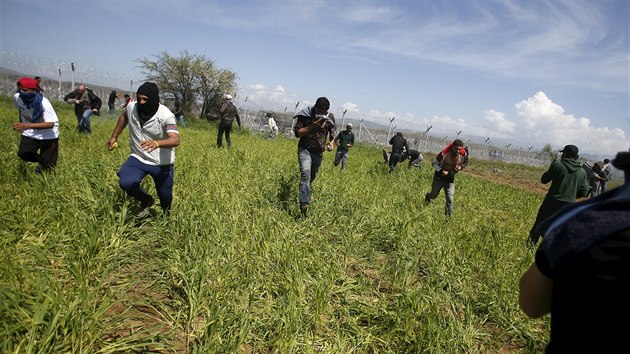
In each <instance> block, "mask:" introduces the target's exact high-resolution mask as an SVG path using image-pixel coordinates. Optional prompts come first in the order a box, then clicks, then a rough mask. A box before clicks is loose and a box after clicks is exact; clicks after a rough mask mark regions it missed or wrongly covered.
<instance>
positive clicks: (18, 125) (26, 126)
mask: <svg viewBox="0 0 630 354" xmlns="http://www.w3.org/2000/svg"><path fill="white" fill-rule="evenodd" d="M29 127H30V123H13V125H12V126H11V128H13V130H15V131H16V132H20V133H21V132H23V131H25V130H26V129H29Z"/></svg>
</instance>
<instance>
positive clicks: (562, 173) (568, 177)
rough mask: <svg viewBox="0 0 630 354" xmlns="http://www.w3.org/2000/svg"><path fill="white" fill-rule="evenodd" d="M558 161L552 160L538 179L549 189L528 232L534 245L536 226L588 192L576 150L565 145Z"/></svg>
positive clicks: (538, 234) (585, 177)
mask: <svg viewBox="0 0 630 354" xmlns="http://www.w3.org/2000/svg"><path fill="white" fill-rule="evenodd" d="M560 152H561V153H562V156H561V157H560V160H559V161H558V160H554V161H553V162H552V163H551V165H550V166H549V169H547V171H546V172H545V173H543V174H542V176H541V177H540V182H542V183H545V184H547V183H549V182H551V187H549V191H548V192H547V195H545V199H543V202H542V204H541V205H540V208H539V209H538V214H537V215H536V221H534V225H533V226H532V228H531V230H530V231H529V241H530V242H531V243H532V244H536V243H537V242H538V239H539V238H540V230H539V229H538V226H539V225H540V223H541V222H543V221H544V220H545V219H547V218H548V217H550V216H552V215H553V214H555V212H557V211H558V210H560V209H561V208H562V207H564V206H565V205H568V204H571V203H575V201H576V199H577V198H582V197H586V196H587V195H588V192H589V190H590V186H589V184H588V178H587V176H586V171H584V169H583V168H582V164H581V163H580V161H579V160H578V158H579V155H578V148H577V146H575V145H567V146H565V147H564V149H562V150H560Z"/></svg>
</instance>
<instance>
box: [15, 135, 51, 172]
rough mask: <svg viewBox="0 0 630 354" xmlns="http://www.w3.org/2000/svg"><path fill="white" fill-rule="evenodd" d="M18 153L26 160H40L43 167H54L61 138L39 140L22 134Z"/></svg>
mask: <svg viewBox="0 0 630 354" xmlns="http://www.w3.org/2000/svg"><path fill="white" fill-rule="evenodd" d="M17 155H18V156H19V158H21V159H22V160H24V161H28V162H39V163H40V164H41V165H42V166H41V167H42V169H50V168H54V167H55V166H56V165H57V156H58V155H59V138H57V139H49V140H37V139H33V138H29V137H27V136H24V135H22V137H21V139H20V147H19V148H18V153H17Z"/></svg>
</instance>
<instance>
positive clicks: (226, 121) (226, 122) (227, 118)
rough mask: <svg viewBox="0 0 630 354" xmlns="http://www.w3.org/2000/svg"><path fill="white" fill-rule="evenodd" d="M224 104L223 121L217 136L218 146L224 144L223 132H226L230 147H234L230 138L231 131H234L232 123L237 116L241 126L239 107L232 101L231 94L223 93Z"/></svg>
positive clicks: (221, 114) (237, 121)
mask: <svg viewBox="0 0 630 354" xmlns="http://www.w3.org/2000/svg"><path fill="white" fill-rule="evenodd" d="M223 100H224V102H223V106H222V107H221V112H220V116H221V121H220V122H219V134H218V136H217V147H219V148H220V147H222V146H223V134H225V142H226V143H227V145H228V147H232V140H230V132H231V131H232V123H233V122H234V118H236V123H238V126H239V127H240V126H241V117H240V116H239V115H238V109H237V108H236V106H235V105H234V103H232V96H231V95H227V94H226V95H223Z"/></svg>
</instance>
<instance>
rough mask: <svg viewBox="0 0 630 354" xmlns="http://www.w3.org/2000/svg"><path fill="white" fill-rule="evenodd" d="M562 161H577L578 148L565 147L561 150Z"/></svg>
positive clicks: (573, 146)
mask: <svg viewBox="0 0 630 354" xmlns="http://www.w3.org/2000/svg"><path fill="white" fill-rule="evenodd" d="M560 152H561V153H562V158H563V159H577V158H578V157H579V156H580V155H578V147H577V146H575V145H566V146H565V147H564V148H563V149H562V150H560Z"/></svg>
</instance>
